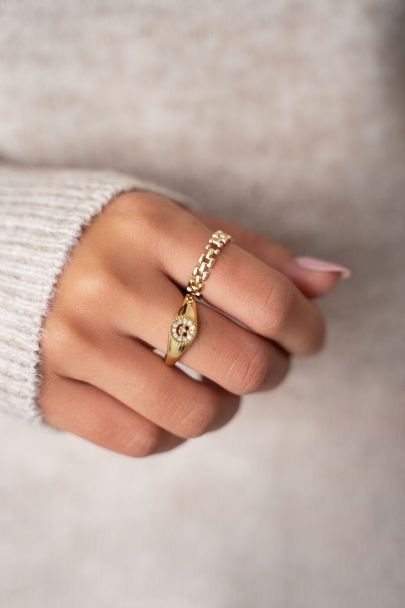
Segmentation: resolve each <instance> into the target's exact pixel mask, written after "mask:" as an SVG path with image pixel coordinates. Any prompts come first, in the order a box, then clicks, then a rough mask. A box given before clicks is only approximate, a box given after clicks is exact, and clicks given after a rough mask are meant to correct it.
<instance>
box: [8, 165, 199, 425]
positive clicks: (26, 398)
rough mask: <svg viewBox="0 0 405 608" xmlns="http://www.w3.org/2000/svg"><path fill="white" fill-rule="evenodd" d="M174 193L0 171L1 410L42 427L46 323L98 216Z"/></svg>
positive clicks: (100, 174) (123, 180) (64, 175)
mask: <svg viewBox="0 0 405 608" xmlns="http://www.w3.org/2000/svg"><path fill="white" fill-rule="evenodd" d="M131 190H147V191H152V192H156V193H159V194H163V195H165V196H168V197H169V198H171V199H173V200H176V201H178V202H180V203H183V204H185V205H186V206H189V207H191V208H195V209H200V208H201V207H200V205H199V204H198V203H197V202H196V201H194V200H192V199H190V198H188V197H186V196H184V195H183V194H180V193H178V192H175V191H173V190H171V189H168V188H165V187H162V186H158V185H156V184H153V183H151V182H148V181H144V180H141V179H138V178H134V177H131V176H128V175H124V174H120V173H115V172H108V171H83V170H54V169H49V170H43V169H38V170H33V169H28V170H27V169H21V168H10V167H0V399H1V402H0V408H1V409H3V410H6V411H8V412H11V413H13V414H16V415H18V416H20V417H22V418H24V419H25V420H29V421H31V422H33V423H38V424H41V423H43V420H42V416H41V411H40V408H39V406H38V402H37V396H38V390H39V387H40V382H41V378H40V373H39V369H40V348H39V343H40V339H41V332H42V327H43V322H44V319H45V316H46V313H47V311H48V308H49V305H50V302H51V300H52V296H53V293H54V289H55V285H56V282H57V279H58V277H59V274H60V273H61V271H62V269H63V268H64V266H65V264H66V262H67V260H68V259H69V255H70V253H71V251H72V249H73V248H74V246H75V244H76V243H77V241H78V239H79V238H80V234H81V233H82V231H83V228H85V227H86V226H87V225H88V224H89V223H90V221H91V220H92V218H94V217H95V216H96V215H97V214H98V213H99V212H100V211H101V210H102V209H103V207H104V206H105V205H106V204H107V203H108V202H109V201H111V200H112V199H113V198H115V197H116V196H117V195H118V194H119V193H121V192H125V191H131Z"/></svg>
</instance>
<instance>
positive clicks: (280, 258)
mask: <svg viewBox="0 0 405 608" xmlns="http://www.w3.org/2000/svg"><path fill="white" fill-rule="evenodd" d="M194 215H196V216H197V217H198V218H199V219H200V220H201V221H202V222H203V223H204V224H205V225H206V226H209V228H211V230H213V231H214V230H218V229H221V230H224V231H225V232H227V233H228V234H232V236H233V237H234V239H235V241H236V242H237V243H238V245H239V246H240V247H243V249H245V250H246V251H249V252H250V253H252V254H253V255H255V256H256V257H257V258H258V259H259V260H262V261H263V262H265V263H266V264H269V266H272V268H275V269H276V270H278V271H280V272H282V273H283V274H285V276H287V277H288V278H289V279H291V281H292V282H293V283H294V284H295V285H296V286H297V287H298V288H299V289H300V290H301V291H302V293H303V294H304V295H306V296H307V297H309V298H316V297H320V296H323V295H326V294H328V293H330V292H331V291H333V289H334V288H335V287H336V286H337V284H338V283H339V282H340V280H341V279H342V278H346V277H347V276H349V275H350V271H349V270H348V269H347V268H345V267H344V266H340V265H338V264H331V263H327V264H326V265H325V264H317V265H316V266H315V265H312V267H310V266H309V265H307V266H306V267H305V266H303V265H302V263H301V259H302V258H296V257H294V254H293V253H292V252H291V251H290V250H289V249H287V248H286V247H284V246H283V245H280V244H279V243H276V242H274V241H272V240H271V239H270V238H268V237H267V236H265V235H264V234H260V233H259V232H256V231H253V230H249V229H247V228H243V227H242V226H239V225H237V224H234V223H233V222H230V221H228V220H224V219H222V218H216V217H214V216H211V215H207V214H205V213H200V212H194Z"/></svg>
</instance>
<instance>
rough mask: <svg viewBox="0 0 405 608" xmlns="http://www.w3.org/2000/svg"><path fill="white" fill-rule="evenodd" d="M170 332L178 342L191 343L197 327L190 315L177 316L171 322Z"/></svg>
mask: <svg viewBox="0 0 405 608" xmlns="http://www.w3.org/2000/svg"><path fill="white" fill-rule="evenodd" d="M171 334H172V337H173V339H174V340H176V342H178V343H179V344H185V343H191V342H192V341H193V340H194V338H195V337H196V334H197V327H196V325H195V323H194V321H193V319H190V317H183V316H177V317H175V319H174V321H173V323H172V327H171Z"/></svg>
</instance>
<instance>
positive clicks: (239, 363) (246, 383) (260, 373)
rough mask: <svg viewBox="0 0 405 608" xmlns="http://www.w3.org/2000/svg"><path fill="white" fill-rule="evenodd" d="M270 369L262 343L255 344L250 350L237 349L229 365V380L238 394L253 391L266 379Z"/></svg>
mask: <svg viewBox="0 0 405 608" xmlns="http://www.w3.org/2000/svg"><path fill="white" fill-rule="evenodd" d="M269 371H270V359H269V353H268V350H267V349H266V348H264V347H263V345H261V344H260V345H255V346H254V347H253V348H251V349H250V352H249V351H248V350H247V349H245V350H244V351H240V350H239V351H238V353H237V355H236V356H235V358H234V360H233V364H232V365H231V367H230V374H231V376H232V378H231V379H230V382H231V383H232V386H233V387H234V391H235V392H236V394H238V395H245V394H248V393H253V392H255V391H256V390H258V389H259V388H260V387H261V386H262V385H263V384H264V383H265V381H266V379H267V377H268V375H269Z"/></svg>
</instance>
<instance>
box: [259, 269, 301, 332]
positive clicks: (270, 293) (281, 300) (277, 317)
mask: <svg viewBox="0 0 405 608" xmlns="http://www.w3.org/2000/svg"><path fill="white" fill-rule="evenodd" d="M262 302H263V304H262V307H263V308H262V315H263V319H264V322H265V324H266V331H267V333H269V334H270V335H271V336H279V335H281V334H282V333H283V332H284V330H285V328H286V326H287V324H288V322H289V319H290V317H291V313H292V310H293V306H294V302H295V293H294V287H293V285H292V283H290V281H288V279H284V278H283V277H281V276H280V280H278V281H277V282H274V283H273V284H272V285H271V286H270V287H268V288H267V290H266V291H265V292H264V295H263V299H262Z"/></svg>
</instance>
